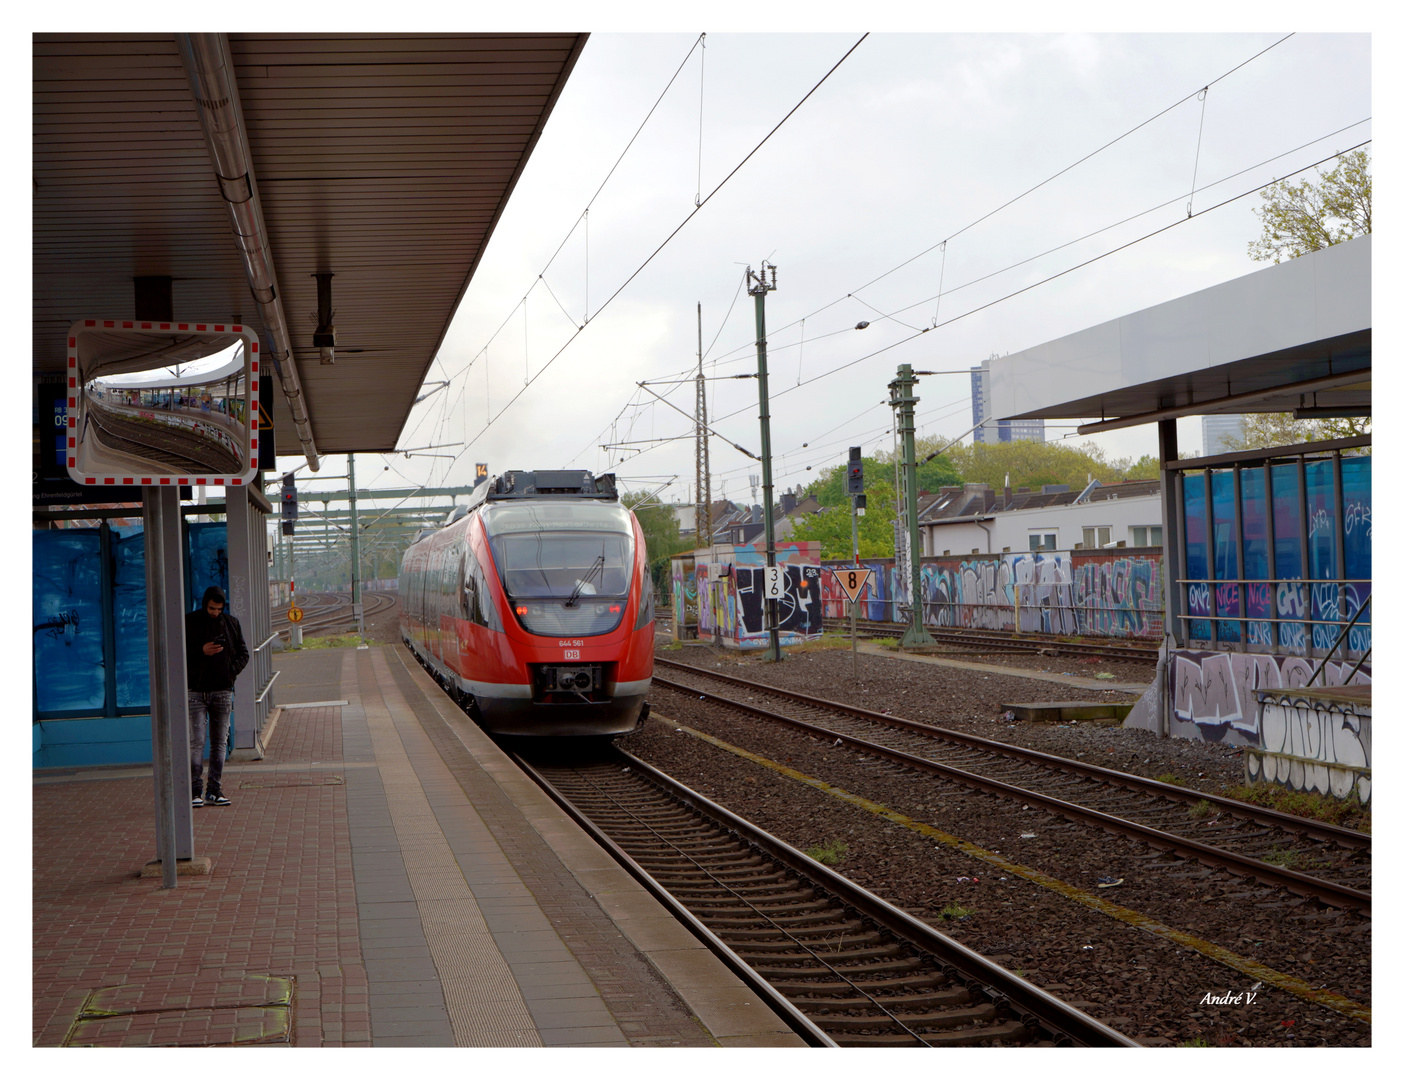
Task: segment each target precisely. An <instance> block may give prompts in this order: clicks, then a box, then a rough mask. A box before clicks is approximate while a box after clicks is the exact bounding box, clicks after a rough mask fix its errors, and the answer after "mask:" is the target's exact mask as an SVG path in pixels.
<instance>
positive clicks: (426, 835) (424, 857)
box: [364, 698, 542, 1046]
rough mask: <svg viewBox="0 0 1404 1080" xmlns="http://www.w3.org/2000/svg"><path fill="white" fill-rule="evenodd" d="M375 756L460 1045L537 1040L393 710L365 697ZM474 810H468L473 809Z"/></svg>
mask: <svg viewBox="0 0 1404 1080" xmlns="http://www.w3.org/2000/svg"><path fill="white" fill-rule="evenodd" d="M364 710H365V719H366V724H367V726H368V727H369V729H370V734H371V742H372V745H373V746H374V752H375V759H376V761H377V762H378V763H379V765H380V776H381V781H382V783H383V784H384V788H385V798H386V801H387V803H388V804H389V808H390V820H391V823H392V824H393V825H394V828H395V836H396V837H397V839H398V841H399V846H400V851H401V855H402V857H403V859H404V865H405V872H406V874H407V875H408V877H409V882H410V888H411V890H412V891H413V892H414V897H415V901H416V903H417V905H418V907H419V914H420V922H421V923H422V924H423V927H424V937H425V940H426V942H427V943H428V945H429V954H430V956H431V957H432V958H433V960H434V966H435V968H437V969H438V972H439V980H440V983H441V984H442V986H443V992H444V1004H445V1006H446V1008H447V1010H448V1015H449V1023H450V1025H451V1026H452V1027H453V1035H454V1042H455V1043H456V1044H457V1045H459V1046H540V1045H542V1043H541V1038H540V1036H539V1035H538V1033H537V1030H536V1024H535V1022H534V1021H533V1019H532V1016H531V1013H530V1011H529V1010H528V1009H527V1004H526V1001H525V1000H524V999H523V998H522V994H521V991H520V990H519V989H518V988H517V983H516V980H515V979H514V978H513V977H512V971H511V969H510V968H509V967H508V966H507V961H506V960H505V959H504V958H503V956H502V953H501V951H500V950H499V949H498V947H497V943H496V942H495V941H494V940H493V937H492V934H491V932H490V931H489V930H488V926H487V922H486V921H485V920H484V919H483V915H482V911H481V909H480V908H479V907H478V904H477V901H476V900H474V899H473V894H472V891H471V890H470V889H469V888H468V883H467V881H465V880H464V877H463V874H462V873H461V872H460V871H459V870H458V863H457V861H456V860H455V859H454V855H453V851H452V850H451V849H450V848H449V845H448V841H447V840H446V839H445V838H444V834H443V832H442V830H441V829H440V828H439V823H438V819H437V818H436V817H435V816H434V811H433V809H432V808H431V807H430V805H429V799H428V797H427V796H426V795H425V794H424V789H423V787H422V786H421V785H420V783H419V777H418V775H417V774H416V773H415V771H414V767H413V766H412V765H411V764H410V760H409V756H408V755H407V754H406V753H405V749H404V745H403V744H402V743H401V742H400V737H399V734H398V733H397V732H396V731H395V725H394V721H393V719H392V718H391V716H390V712H389V710H388V709H386V708H385V707H384V705H383V704H381V703H380V702H379V701H377V700H375V699H374V698H367V699H366V700H365V701H364ZM469 812H471V811H469Z"/></svg>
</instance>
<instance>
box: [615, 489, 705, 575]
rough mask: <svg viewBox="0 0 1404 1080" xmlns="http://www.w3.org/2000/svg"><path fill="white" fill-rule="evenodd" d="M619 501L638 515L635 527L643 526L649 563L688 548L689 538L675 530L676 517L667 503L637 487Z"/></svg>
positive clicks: (657, 561) (690, 541)
mask: <svg viewBox="0 0 1404 1080" xmlns="http://www.w3.org/2000/svg"><path fill="white" fill-rule="evenodd" d="M619 501H620V502H622V503H623V504H624V505H625V506H627V507H628V508H629V509H630V510H632V511H633V512H634V516H635V517H636V518H638V519H639V528H641V529H642V530H643V534H644V541H645V543H647V544H648V561H649V563H650V564H651V565H655V566H656V565H657V564H658V563H659V562H660V561H662V560H664V559H667V558H668V557H669V556H671V555H676V554H677V553H678V552H679V551H688V550H690V549H691V548H692V546H693V544H692V540H691V538H688V539H684V538H683V537H682V536H681V535H680V534H679V531H678V518H677V515H676V514H675V513H673V508H672V507H671V506H663V505H660V504H659V503H657V502H655V501H653V499H652V497H651V496H649V495H648V494H647V493H645V492H638V491H636V492H631V493H630V494H628V495H625V496H623V497H622V498H621V499H620V500H619ZM641 504H643V505H641Z"/></svg>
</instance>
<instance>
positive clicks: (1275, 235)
mask: <svg viewBox="0 0 1404 1080" xmlns="http://www.w3.org/2000/svg"><path fill="white" fill-rule="evenodd" d="M1336 162H1337V164H1336V167H1335V168H1334V169H1332V170H1331V171H1330V172H1328V173H1325V174H1322V173H1321V172H1320V171H1319V170H1318V172H1317V175H1318V176H1319V177H1320V182H1319V183H1312V182H1311V181H1310V180H1303V181H1302V182H1301V183H1299V184H1294V183H1292V182H1291V181H1289V180H1279V181H1278V182H1277V183H1275V184H1269V185H1268V186H1267V187H1266V188H1264V189H1263V190H1262V191H1261V192H1260V194H1261V195H1262V198H1263V205H1262V206H1260V207H1258V208H1257V209H1255V210H1254V211H1253V212H1254V213H1255V214H1257V215H1258V217H1259V218H1260V219H1261V220H1262V223H1263V232H1262V235H1261V236H1260V237H1258V239H1256V240H1254V241H1251V242H1250V243H1249V244H1248V257H1249V258H1250V259H1254V260H1256V261H1258V262H1274V263H1280V262H1281V261H1282V260H1283V259H1295V258H1297V257H1298V256H1300V255H1305V254H1306V253H1307V252H1308V251H1320V250H1321V249H1322V248H1328V247H1330V246H1331V245H1332V244H1339V243H1340V242H1341V241H1342V240H1350V239H1353V238H1354V237H1357V236H1364V235H1365V234H1366V233H1368V232H1369V231H1370V155H1369V152H1368V151H1366V150H1353V151H1351V152H1350V153H1349V154H1342V155H1341V156H1340V157H1338V158H1336Z"/></svg>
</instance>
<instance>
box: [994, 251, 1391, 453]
mask: <svg viewBox="0 0 1404 1080" xmlns="http://www.w3.org/2000/svg"><path fill="white" fill-rule="evenodd" d="M1370 241H1371V237H1369V236H1362V237H1358V238H1357V239H1355V240H1349V241H1347V242H1345V243H1342V244H1337V245H1335V246H1334V247H1330V248H1326V249H1324V250H1322V251H1314V252H1311V253H1309V254H1307V255H1303V256H1301V257H1300V258H1296V259H1292V260H1291V261H1289V262H1285V263H1281V264H1279V265H1276V266H1270V267H1268V268H1266V269H1264V270H1258V271H1256V272H1255V273H1252V274H1248V275H1246V276H1244V277H1240V278H1235V279H1233V280H1232V281H1226V282H1224V283H1223V284H1222V285H1215V286H1213V287H1212V288H1208V289H1203V290H1201V291H1199V292H1196V293H1191V294H1189V295H1188V296H1182V297H1180V298H1178V299H1176V300H1170V301H1167V302H1166V303H1163V304H1157V305H1155V306H1154V307H1149V308H1145V309H1144V310H1142V311H1137V312H1133V313H1132V314H1130V315H1123V316H1122V317H1121V318H1119V319H1112V320H1111V321H1109V322H1104V323H1102V324H1100V325H1098V326H1093V327H1090V328H1089V329H1086V330H1080V331H1078V332H1077V333H1075V334H1069V335H1068V336H1067V337H1062V338H1058V339H1057V340H1055V341H1050V342H1047V343H1045V344H1043V345H1035V346H1034V347H1033V348H1031V349H1025V350H1023V351H1022V352H1017V353H1012V354H1010V355H1009V356H1004V357H997V358H995V359H994V360H993V361H992V362H991V364H990V396H991V412H992V414H993V415H994V416H995V417H997V418H998V419H1000V420H1020V419H1026V418H1037V417H1041V418H1044V419H1053V418H1075V419H1088V418H1091V420H1092V422H1090V423H1087V424H1084V425H1083V426H1082V427H1080V428H1079V429H1078V430H1079V432H1081V433H1082V434H1090V433H1092V432H1095V431H1104V430H1108V429H1111V428H1120V427H1131V426H1134V425H1137V424H1145V423H1151V422H1153V421H1157V420H1168V419H1172V418H1174V417H1178V416H1200V415H1204V414H1209V413H1248V412H1298V413H1299V414H1300V415H1304V416H1325V415H1341V414H1349V415H1357V414H1358V412H1359V410H1361V409H1369V408H1370V336H1371V328H1372V327H1371V313H1370V281H1371V275H1370Z"/></svg>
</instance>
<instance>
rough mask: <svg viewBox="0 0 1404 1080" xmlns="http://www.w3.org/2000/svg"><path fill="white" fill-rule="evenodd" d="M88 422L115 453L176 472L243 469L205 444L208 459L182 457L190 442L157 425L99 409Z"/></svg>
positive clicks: (189, 456)
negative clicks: (131, 456)
mask: <svg viewBox="0 0 1404 1080" xmlns="http://www.w3.org/2000/svg"><path fill="white" fill-rule="evenodd" d="M88 421H89V423H91V424H92V426H93V427H94V428H96V429H97V430H98V431H99V432H101V434H102V438H103V440H104V441H105V442H106V443H107V445H109V446H110V447H111V448H112V449H114V450H119V451H122V452H123V453H128V454H135V455H136V456H138V457H141V458H145V459H147V460H152V461H157V462H159V463H160V464H162V465H164V466H166V467H167V468H169V469H172V470H174V471H176V472H186V473H207V472H216V473H220V472H223V473H232V472H239V471H240V467H241V465H242V463H241V462H240V461H239V459H238V458H237V457H236V456H235V455H233V454H229V453H227V452H225V451H223V450H222V449H220V448H219V447H217V446H211V445H207V444H204V443H201V444H200V449H201V451H202V452H203V453H205V454H206V455H207V457H204V458H198V457H194V456H193V455H190V454H186V453H182V452H181V450H182V448H183V447H184V446H186V445H188V443H189V442H190V440H188V439H185V438H182V437H181V436H179V435H177V434H175V433H174V432H172V431H169V430H166V429H163V428H161V427H160V426H158V425H151V424H139V423H137V422H136V421H134V420H129V419H127V418H125V417H122V416H119V415H117V414H115V413H113V412H112V411H111V410H109V409H104V408H102V407H100V406H95V407H93V408H92V409H91V410H90V411H89V412H88Z"/></svg>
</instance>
